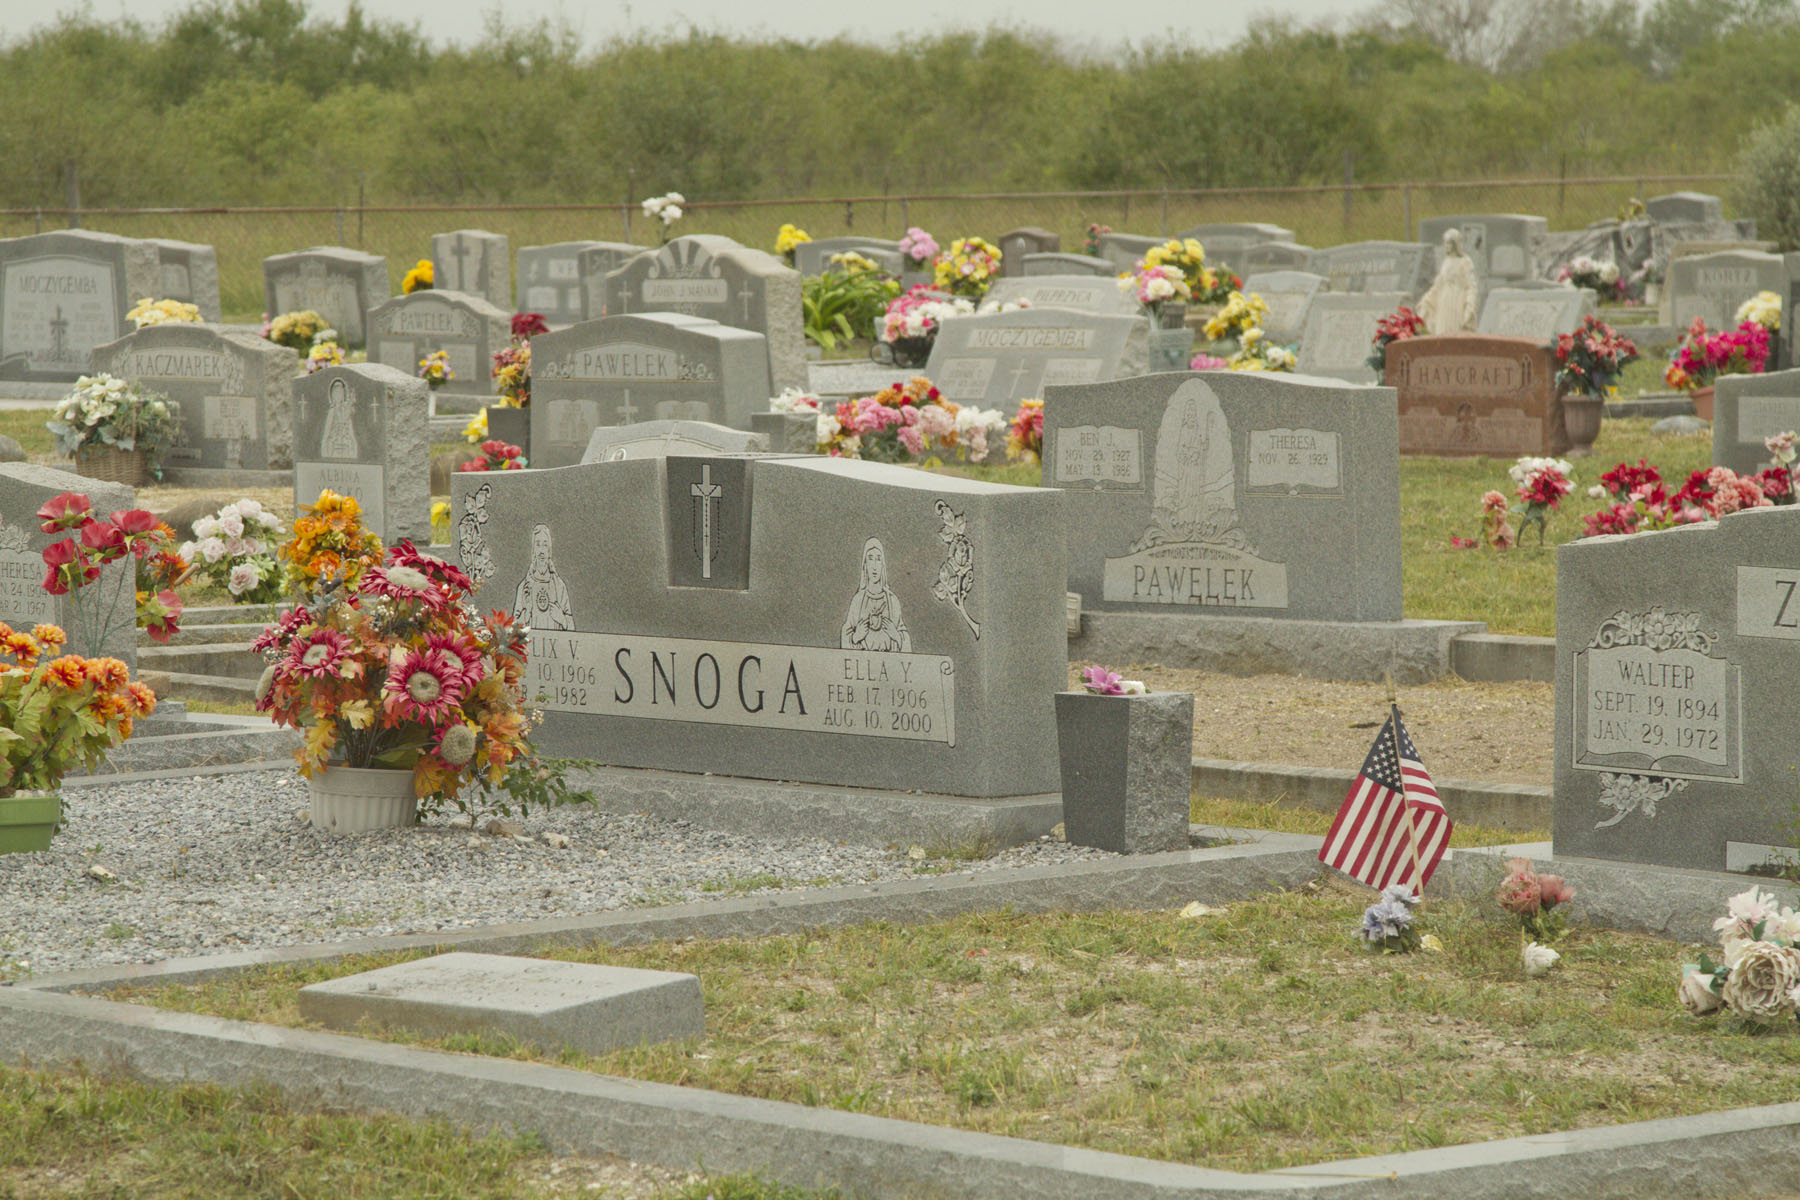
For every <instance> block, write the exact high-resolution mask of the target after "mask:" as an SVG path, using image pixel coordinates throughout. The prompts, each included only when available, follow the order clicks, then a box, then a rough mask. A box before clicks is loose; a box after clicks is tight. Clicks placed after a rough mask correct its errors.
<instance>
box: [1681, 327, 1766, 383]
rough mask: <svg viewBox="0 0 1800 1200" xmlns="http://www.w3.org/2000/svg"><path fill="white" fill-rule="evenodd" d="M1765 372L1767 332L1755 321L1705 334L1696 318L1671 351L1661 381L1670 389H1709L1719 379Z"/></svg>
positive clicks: (1703, 328)
mask: <svg viewBox="0 0 1800 1200" xmlns="http://www.w3.org/2000/svg"><path fill="white" fill-rule="evenodd" d="M1768 369H1769V331H1768V330H1767V329H1765V328H1764V327H1763V326H1761V325H1758V324H1757V323H1756V322H1755V321H1745V322H1743V323H1742V324H1741V325H1739V326H1738V327H1737V328H1736V329H1732V330H1722V331H1720V332H1718V333H1708V332H1707V331H1706V322H1705V321H1704V320H1702V319H1701V318H1699V317H1695V318H1694V323H1693V324H1692V325H1690V326H1688V331H1687V334H1686V336H1684V337H1683V338H1682V340H1681V344H1680V345H1678V346H1677V347H1675V352H1674V354H1673V355H1672V356H1671V357H1670V359H1669V365H1668V367H1667V368H1666V369H1665V370H1664V371H1663V380H1664V381H1665V382H1666V383H1668V385H1669V386H1670V387H1676V388H1682V389H1684V390H1692V389H1694V388H1701V387H1710V386H1711V385H1712V384H1713V382H1714V381H1715V380H1717V379H1718V377H1719V376H1721V375H1760V374H1762V373H1763V372H1764V371H1766V370H1768Z"/></svg>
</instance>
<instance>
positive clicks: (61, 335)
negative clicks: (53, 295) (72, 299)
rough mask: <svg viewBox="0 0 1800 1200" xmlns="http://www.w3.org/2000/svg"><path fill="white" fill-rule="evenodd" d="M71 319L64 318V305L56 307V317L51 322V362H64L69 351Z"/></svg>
mask: <svg viewBox="0 0 1800 1200" xmlns="http://www.w3.org/2000/svg"><path fill="white" fill-rule="evenodd" d="M68 333H69V319H68V318H67V317H65V316H63V311H62V305H60V304H59V305H57V306H56V317H55V319H54V320H52V321H51V322H50V361H52V362H62V361H63V356H64V354H65V353H66V352H67V351H68V348H69V344H68Z"/></svg>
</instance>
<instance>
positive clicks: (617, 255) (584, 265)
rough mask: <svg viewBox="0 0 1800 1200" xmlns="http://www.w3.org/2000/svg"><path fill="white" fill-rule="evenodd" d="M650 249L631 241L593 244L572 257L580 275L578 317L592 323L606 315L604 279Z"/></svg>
mask: <svg viewBox="0 0 1800 1200" xmlns="http://www.w3.org/2000/svg"><path fill="white" fill-rule="evenodd" d="M649 253H650V247H648V246H638V245H635V244H633V243H631V242H594V243H592V244H590V245H589V246H588V248H587V249H586V250H583V251H582V252H581V253H580V254H578V255H577V256H576V258H575V266H576V270H577V271H578V272H579V274H580V276H581V317H582V319H583V320H585V321H592V320H593V319H594V318H596V317H604V316H606V315H607V313H606V277H607V276H608V275H611V274H612V273H613V272H614V271H616V270H618V269H619V268H620V267H622V266H624V265H625V264H626V263H628V262H630V261H631V260H632V259H634V258H636V257H637V256H638V255H640V254H649Z"/></svg>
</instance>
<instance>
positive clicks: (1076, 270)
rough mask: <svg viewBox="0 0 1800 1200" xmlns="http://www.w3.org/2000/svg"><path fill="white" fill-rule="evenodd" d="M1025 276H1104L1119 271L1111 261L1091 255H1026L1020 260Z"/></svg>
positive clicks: (1109, 275) (1113, 274) (1112, 274)
mask: <svg viewBox="0 0 1800 1200" xmlns="http://www.w3.org/2000/svg"><path fill="white" fill-rule="evenodd" d="M1021 261H1022V262H1023V263H1024V267H1025V271H1024V273H1025V274H1026V275H1105V276H1108V277H1111V276H1115V275H1117V274H1118V273H1119V269H1118V268H1117V267H1116V266H1114V265H1113V264H1112V262H1111V261H1109V260H1108V259H1104V258H1095V257H1094V256H1093V255H1091V254H1027V255H1025V256H1024V258H1023V259H1022V260H1021Z"/></svg>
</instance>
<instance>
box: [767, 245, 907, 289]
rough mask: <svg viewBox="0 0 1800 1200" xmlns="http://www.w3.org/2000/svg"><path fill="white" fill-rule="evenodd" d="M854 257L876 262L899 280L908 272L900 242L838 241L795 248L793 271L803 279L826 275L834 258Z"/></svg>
mask: <svg viewBox="0 0 1800 1200" xmlns="http://www.w3.org/2000/svg"><path fill="white" fill-rule="evenodd" d="M851 253H855V254H860V255H862V256H863V257H864V258H867V259H871V260H873V261H874V262H875V263H876V264H877V265H878V266H880V267H881V269H882V270H883V271H886V272H887V273H888V274H889V275H892V276H894V277H895V278H896V279H898V278H899V277H900V273H901V272H902V271H903V270H905V268H906V255H904V254H902V253H901V252H900V243H899V242H890V241H887V240H885V239H883V238H860V237H835V238H819V239H818V240H816V241H811V242H802V243H800V245H798V246H795V247H794V269H795V270H796V271H799V272H800V273H801V274H802V275H823V274H825V272H827V271H829V270H831V269H832V266H831V258H832V255H834V254H851Z"/></svg>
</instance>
